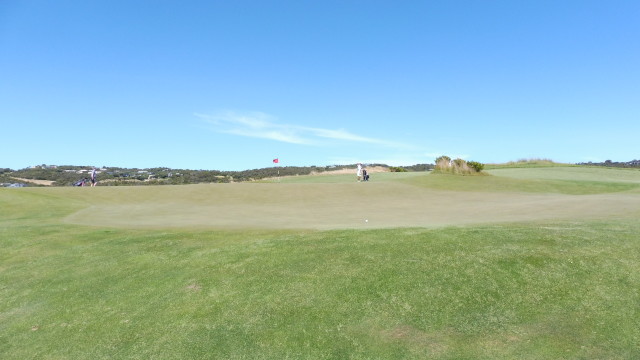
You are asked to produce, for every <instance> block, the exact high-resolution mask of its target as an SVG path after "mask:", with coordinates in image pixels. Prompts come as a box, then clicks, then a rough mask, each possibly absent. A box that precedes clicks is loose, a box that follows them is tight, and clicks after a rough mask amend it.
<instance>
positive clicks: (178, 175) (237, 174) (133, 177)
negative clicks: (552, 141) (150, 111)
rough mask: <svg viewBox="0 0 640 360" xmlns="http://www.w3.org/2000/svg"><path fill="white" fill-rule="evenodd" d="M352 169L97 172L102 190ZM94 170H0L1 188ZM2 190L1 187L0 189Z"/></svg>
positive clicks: (59, 180)
mask: <svg viewBox="0 0 640 360" xmlns="http://www.w3.org/2000/svg"><path fill="white" fill-rule="evenodd" d="M368 166H369V167H377V168H384V169H393V170H398V168H390V167H389V166H387V165H384V164H370V165H368ZM355 167H356V165H355V164H352V165H332V166H282V167H268V168H261V169H251V170H243V171H219V170H190V169H170V168H162V167H160V168H145V169H138V168H120V167H106V166H103V167H101V168H99V169H98V181H99V183H100V186H122V185H184V184H202V183H231V182H244V181H255V180H261V179H267V178H273V177H278V176H281V177H286V176H300V175H310V174H318V173H324V172H331V171H340V170H344V171H348V170H353V172H354V173H355ZM432 167H433V166H432V165H429V164H417V165H412V166H407V167H403V168H401V169H402V170H403V171H426V170H428V169H431V168H432ZM91 169H92V167H91V166H73V165H38V166H33V167H30V168H25V169H20V170H12V169H0V184H5V186H6V185H8V184H16V183H20V184H23V185H26V186H71V185H73V184H74V183H75V182H77V181H78V180H81V179H82V178H88V177H89V174H90V172H91ZM0 186H2V185H0Z"/></svg>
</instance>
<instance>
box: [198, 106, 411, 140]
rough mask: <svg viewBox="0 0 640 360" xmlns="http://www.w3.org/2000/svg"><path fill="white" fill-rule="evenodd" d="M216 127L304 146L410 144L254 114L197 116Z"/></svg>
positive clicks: (226, 113)
mask: <svg viewBox="0 0 640 360" xmlns="http://www.w3.org/2000/svg"><path fill="white" fill-rule="evenodd" d="M195 116H197V117H199V118H200V119H202V120H203V121H205V122H207V123H209V124H211V125H213V126H214V131H217V132H219V133H225V134H233V135H238V136H247V137H254V138H261V139H270V140H274V141H281V142H287V143H292V144H301V145H323V144H326V143H327V140H335V141H346V142H360V143H370V144H378V145H383V146H389V147H403V148H406V147H409V146H408V145H407V144H402V143H397V142H393V141H386V140H382V139H376V138H370V137H365V136H360V135H356V134H353V133H351V132H349V131H348V130H345V129H323V128H315V127H306V126H298V125H291V124H281V123H278V122H277V119H275V118H274V117H273V116H271V115H268V114H265V113H261V112H252V113H247V114H239V113H236V112H231V111H229V112H224V113H217V114H214V115H206V114H195Z"/></svg>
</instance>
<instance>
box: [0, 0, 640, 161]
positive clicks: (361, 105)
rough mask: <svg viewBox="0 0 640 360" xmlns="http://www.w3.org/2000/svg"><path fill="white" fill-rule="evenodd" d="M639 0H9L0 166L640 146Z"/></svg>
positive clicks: (511, 157)
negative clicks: (639, 140)
mask: <svg viewBox="0 0 640 360" xmlns="http://www.w3.org/2000/svg"><path fill="white" fill-rule="evenodd" d="M639 18H640V1H637V0H629V1H625V0H610V1H602V0H600V1H592V0H563V1H558V0H553V1H547V0H519V1H513V0H466V1H462V0H447V1H431V0H424V1H411V0H406V1H395V0H393V1H392V0H389V1H378V0H362V1H358V0H322V1H310V0H290V1H285V0H283V1H270V0H262V1H249V0H234V1H222V0H208V1H190V0H182V1H166V0H164V1H163V0H126V1H123V0H104V1H101V0H58V1H50V0H0V124H1V125H0V134H1V135H0V139H1V141H2V146H1V148H2V151H1V152H0V168H11V169H16V170H17V169H22V168H26V167H30V166H33V165H39V164H47V165H78V166H109V167H112V166H113V167H128V168H152V167H169V168H174V169H203V170H224V171H235V170H248V169H257V168H265V167H271V166H274V165H276V164H274V163H273V159H276V158H277V159H279V163H278V164H277V165H278V166H327V165H343V164H355V163H357V162H361V163H365V164H367V163H376V164H387V165H390V166H405V165H414V164H424V163H432V162H433V161H434V159H435V158H436V157H438V156H440V155H447V156H450V157H452V158H462V159H466V160H474V161H479V162H482V163H503V162H508V161H517V160H521V159H535V158H542V159H551V160H553V161H557V162H566V163H578V162H588V161H592V162H601V161H605V160H613V161H630V160H633V159H639V158H640V145H639V142H638V137H639V134H640V21H639V20H638V19H639Z"/></svg>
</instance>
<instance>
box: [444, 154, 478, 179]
mask: <svg viewBox="0 0 640 360" xmlns="http://www.w3.org/2000/svg"><path fill="white" fill-rule="evenodd" d="M435 164H436V166H435V170H434V171H436V172H440V173H447V174H455V175H476V174H480V173H481V172H482V170H483V169H484V164H482V163H479V162H477V161H465V160H463V159H460V158H458V159H453V160H451V158H450V157H448V156H446V155H443V156H440V157H438V158H437V159H436V161H435Z"/></svg>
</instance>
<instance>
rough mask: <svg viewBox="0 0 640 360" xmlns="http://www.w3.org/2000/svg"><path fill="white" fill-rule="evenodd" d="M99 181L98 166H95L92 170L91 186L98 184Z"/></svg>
mask: <svg viewBox="0 0 640 360" xmlns="http://www.w3.org/2000/svg"><path fill="white" fill-rule="evenodd" d="M97 183H98V181H97V180H96V168H93V170H91V186H96V184H97Z"/></svg>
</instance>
